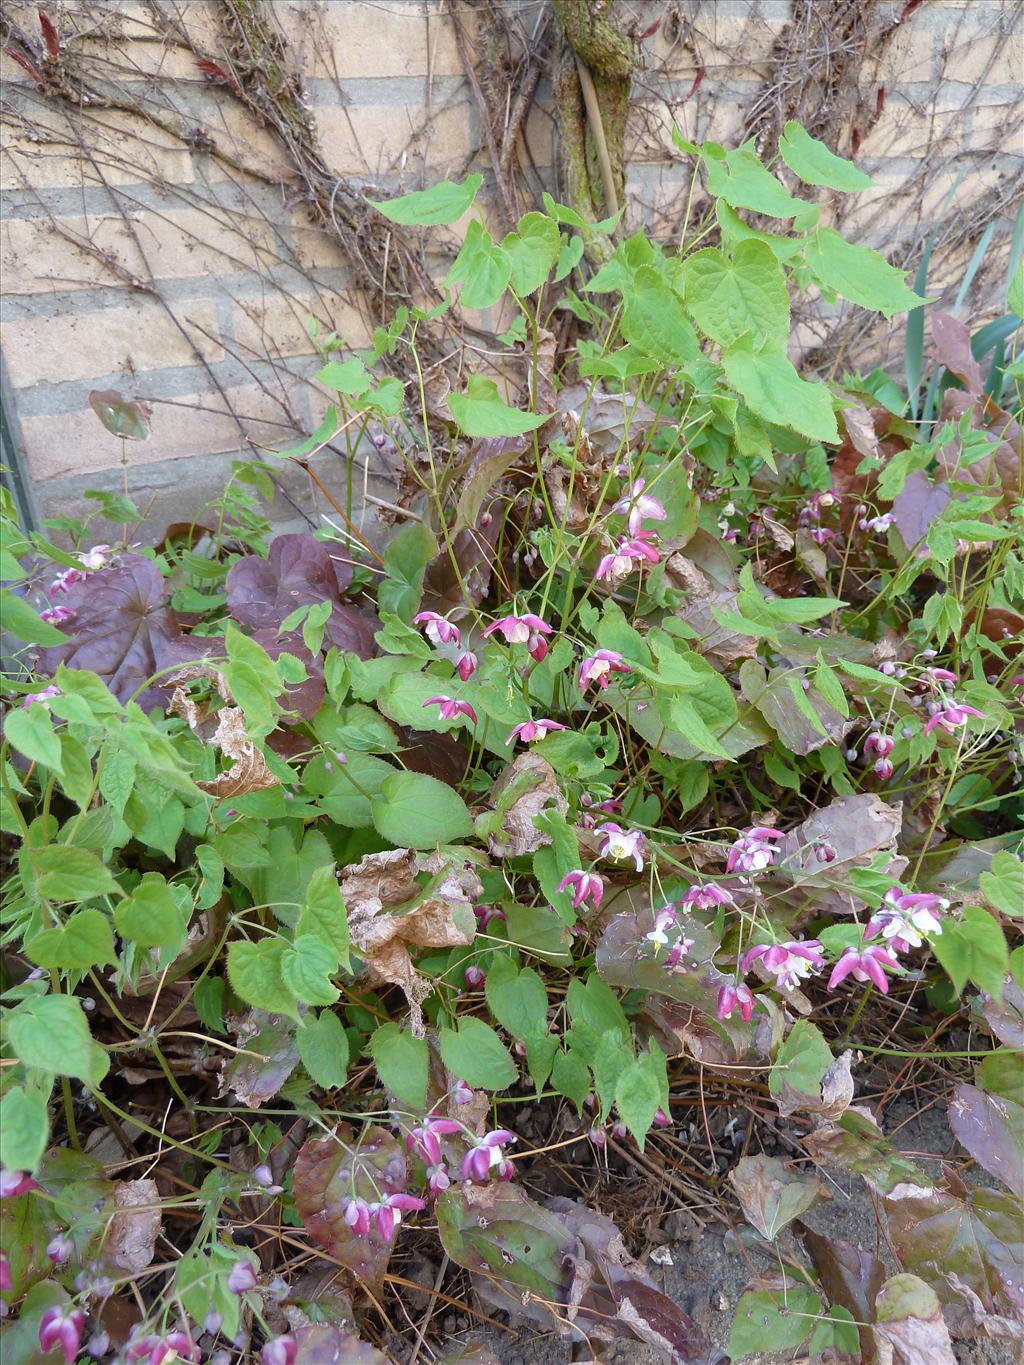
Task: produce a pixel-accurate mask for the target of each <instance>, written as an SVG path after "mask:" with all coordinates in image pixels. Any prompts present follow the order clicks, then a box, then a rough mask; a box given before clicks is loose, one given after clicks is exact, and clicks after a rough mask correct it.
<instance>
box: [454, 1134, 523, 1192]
mask: <svg viewBox="0 0 1024 1365" xmlns="http://www.w3.org/2000/svg"><path fill="white" fill-rule="evenodd" d="M515 1140H516V1135H515V1133H510V1132H509V1130H508V1129H507V1128H494V1129H492V1130H491V1132H489V1133H485V1134H484V1136H483V1137H482V1138H481V1139H480V1141H479V1142H478V1143H476V1145H475V1146H473V1147H471V1148H470V1150H469V1151H468V1152H467V1153H466V1155H465V1156H464V1157H463V1158H462V1178H463V1180H472V1181H473V1182H474V1183H475V1184H478V1185H483V1184H485V1183H486V1181H487V1177H488V1176H489V1175H490V1173H491V1171H492V1170H493V1169H494V1168H495V1167H497V1170H498V1175H499V1176H501V1178H502V1179H503V1180H511V1179H512V1176H513V1174H514V1168H513V1166H512V1163H511V1162H510V1161H508V1160H506V1158H505V1152H504V1150H503V1149H504V1148H505V1147H507V1146H508V1145H509V1143H512V1142H515Z"/></svg>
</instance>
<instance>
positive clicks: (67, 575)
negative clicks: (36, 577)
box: [46, 569, 89, 599]
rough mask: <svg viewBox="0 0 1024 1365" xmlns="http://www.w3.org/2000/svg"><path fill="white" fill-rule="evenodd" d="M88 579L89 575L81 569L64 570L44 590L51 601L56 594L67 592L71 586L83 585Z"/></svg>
mask: <svg viewBox="0 0 1024 1365" xmlns="http://www.w3.org/2000/svg"><path fill="white" fill-rule="evenodd" d="M88 577H89V575H88V574H87V573H85V572H84V571H83V570H82V569H64V570H62V571H61V572H60V573H59V574H58V575H57V577H56V578H55V579H54V580H53V582H52V583H51V584H50V586H49V587H48V588H47V589H46V595H47V597H49V598H51V599H52V598H54V597H56V596H57V594H58V593H61V592H67V590H68V589H69V588H70V587H72V585H73V584H75V583H84V582H85V580H86V579H87V578H88Z"/></svg>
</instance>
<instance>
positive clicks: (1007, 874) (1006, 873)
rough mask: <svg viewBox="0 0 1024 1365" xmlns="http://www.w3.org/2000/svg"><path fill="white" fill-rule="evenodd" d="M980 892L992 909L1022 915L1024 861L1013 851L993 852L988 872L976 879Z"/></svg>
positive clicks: (1017, 916)
mask: <svg viewBox="0 0 1024 1365" xmlns="http://www.w3.org/2000/svg"><path fill="white" fill-rule="evenodd" d="M978 884H979V886H980V887H981V894H982V895H983V896H984V897H985V899H986V900H987V901H988V903H989V905H991V906H992V908H993V909H994V910H1001V911H1002V913H1003V914H1004V915H1011V916H1013V917H1014V918H1019V917H1020V916H1021V915H1024V863H1022V862H1021V860H1020V858H1019V857H1018V856H1017V855H1016V854H1015V853H1008V852H1006V851H1005V850H1003V851H1001V852H999V853H997V854H995V856H994V857H993V859H992V866H991V868H990V870H989V871H988V872H983V873H982V874H981V876H980V878H979V879H978Z"/></svg>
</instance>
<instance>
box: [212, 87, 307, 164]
mask: <svg viewBox="0 0 1024 1365" xmlns="http://www.w3.org/2000/svg"><path fill="white" fill-rule="evenodd" d="M205 130H206V131H207V132H208V133H209V134H210V136H211V137H212V138H213V140H214V143H215V145H216V146H217V147H219V148H220V149H221V150H223V151H224V152H225V153H226V154H227V155H228V156H230V157H231V159H232V160H233V161H235V162H237V163H238V164H239V165H240V166H243V167H251V168H252V169H253V170H254V171H255V172H256V173H257V174H259V175H260V176H267V175H269V176H271V177H272V178H273V179H275V180H284V181H292V180H295V179H296V171H295V165H294V163H293V162H292V161H291V159H290V158H289V156H288V153H287V152H286V151H285V149H284V148H283V147H282V146H281V143H280V142H279V141H278V139H277V137H276V136H275V135H274V134H273V133H272V132H270V131H269V130H268V129H267V128H261V127H260V125H259V124H258V123H257V122H256V120H255V119H254V118H253V116H252V115H251V114H250V113H249V112H248V110H246V109H242V108H241V107H240V106H239V105H237V104H233V103H225V102H224V101H218V103H217V106H216V110H215V112H214V114H213V115H212V117H211V119H210V121H209V123H208V124H207V125H206V128H205ZM203 168H204V173H205V175H206V176H207V177H208V178H209V179H210V180H211V181H212V182H214V183H216V182H217V181H223V180H238V179H239V171H238V170H237V169H236V168H235V167H234V166H231V165H227V164H225V163H223V162H221V161H219V160H218V159H217V157H216V156H215V155H210V156H206V157H204V158H203Z"/></svg>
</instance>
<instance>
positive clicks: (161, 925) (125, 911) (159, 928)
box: [114, 872, 187, 951]
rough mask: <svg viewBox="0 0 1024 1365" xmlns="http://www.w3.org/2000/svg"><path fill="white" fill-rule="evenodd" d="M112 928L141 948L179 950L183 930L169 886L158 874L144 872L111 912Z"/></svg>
mask: <svg viewBox="0 0 1024 1365" xmlns="http://www.w3.org/2000/svg"><path fill="white" fill-rule="evenodd" d="M114 926H115V928H116V929H117V932H118V933H119V934H120V935H121V937H122V938H126V939H130V940H131V942H132V943H138V944H139V945H140V947H143V948H174V949H176V950H178V951H180V950H181V949H182V948H183V947H184V946H185V942H186V938H187V928H186V926H185V923H184V921H183V919H182V915H181V911H180V910H179V908H178V902H177V901H176V900H175V898H174V894H173V892H172V891H171V888H170V886H168V884H167V882H166V881H165V880H164V878H163V877H161V876H160V874H159V873H158V872H147V873H146V874H145V875H144V876H143V878H142V881H141V882H139V884H138V886H137V887H136V888H135V889H134V891H132V893H131V895H130V896H129V897H128V899H127V900H124V901H122V902H121V904H120V905H119V906H118V907H117V909H116V910H115V911H114Z"/></svg>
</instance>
